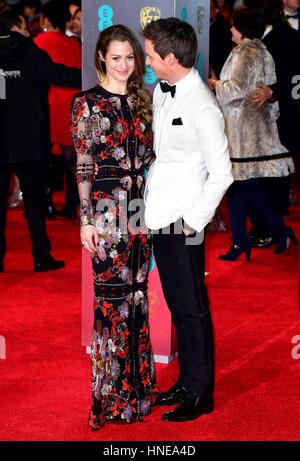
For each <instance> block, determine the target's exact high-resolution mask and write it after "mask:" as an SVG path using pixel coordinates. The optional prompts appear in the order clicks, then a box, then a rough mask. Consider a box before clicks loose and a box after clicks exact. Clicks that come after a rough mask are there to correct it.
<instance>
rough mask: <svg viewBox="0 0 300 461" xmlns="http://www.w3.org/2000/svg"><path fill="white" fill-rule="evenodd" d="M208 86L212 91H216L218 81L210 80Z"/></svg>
mask: <svg viewBox="0 0 300 461" xmlns="http://www.w3.org/2000/svg"><path fill="white" fill-rule="evenodd" d="M208 86H209V88H210V89H211V90H214V89H215V88H216V80H215V79H214V78H209V79H208Z"/></svg>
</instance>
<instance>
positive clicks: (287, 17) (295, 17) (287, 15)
mask: <svg viewBox="0 0 300 461" xmlns="http://www.w3.org/2000/svg"><path fill="white" fill-rule="evenodd" d="M285 17H286V19H291V18H294V19H297V18H298V17H299V15H298V13H296V14H286V15H285Z"/></svg>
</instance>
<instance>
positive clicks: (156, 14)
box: [140, 6, 161, 29]
mask: <svg viewBox="0 0 300 461" xmlns="http://www.w3.org/2000/svg"><path fill="white" fill-rule="evenodd" d="M160 16H161V12H160V9H159V8H156V7H155V6H145V7H144V8H142V9H141V12H140V21H141V27H142V29H144V28H145V27H146V25H147V24H149V23H150V22H151V21H157V20H158V19H159V18H160Z"/></svg>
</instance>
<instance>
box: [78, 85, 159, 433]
mask: <svg viewBox="0 0 300 461" xmlns="http://www.w3.org/2000/svg"><path fill="white" fill-rule="evenodd" d="M71 130H72V136H73V141H74V145H75V148H76V151H77V165H78V169H77V181H78V183H85V182H90V183H92V193H91V199H92V208H93V215H94V223H95V226H96V229H97V232H98V235H99V245H98V253H97V255H96V256H95V257H93V260H92V262H93V276H94V293H95V298H94V325H93V332H92V339H91V365H92V409H91V412H90V418H89V424H90V426H91V427H92V428H93V429H98V428H100V427H102V425H103V424H104V423H105V422H106V421H109V420H113V419H121V420H124V421H127V422H132V421H134V420H138V419H142V416H143V415H147V414H148V413H149V411H150V407H151V403H153V400H154V398H155V396H156V395H157V393H158V392H159V391H158V389H157V387H156V386H155V370H154V360H153V353H152V348H151V343H150V337H149V323H148V298H147V281H148V272H149V267H150V262H151V256H152V241H151V235H150V233H149V232H148V231H147V229H146V227H145V224H144V219H143V210H142V209H141V208H142V207H141V206H139V207H137V209H138V211H136V208H135V207H134V206H133V207H132V206H131V205H130V206H128V205H129V204H138V205H141V203H143V202H142V197H143V189H144V178H145V172H146V170H147V169H148V167H149V166H150V164H151V163H152V161H153V160H154V154H153V150H152V139H150V140H148V141H147V142H146V141H145V138H144V136H143V131H144V126H143V125H142V124H141V122H140V119H139V117H138V116H137V115H136V113H135V110H134V107H133V105H132V103H131V101H130V98H129V97H128V96H127V95H125V96H120V95H115V94H112V93H110V92H108V91H106V90H105V89H104V88H102V87H101V86H99V87H95V88H92V89H90V90H88V91H85V92H82V93H79V94H77V95H75V97H74V100H73V103H72V108H71ZM95 163H97V166H98V172H97V173H96V174H95V172H94V164H95ZM130 209H132V210H134V211H128V210H130ZM135 224H137V225H135Z"/></svg>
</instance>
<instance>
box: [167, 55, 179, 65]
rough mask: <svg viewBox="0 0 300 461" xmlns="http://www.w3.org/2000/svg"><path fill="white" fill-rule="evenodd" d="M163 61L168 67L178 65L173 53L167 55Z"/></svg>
mask: <svg viewBox="0 0 300 461" xmlns="http://www.w3.org/2000/svg"><path fill="white" fill-rule="evenodd" d="M165 61H166V62H167V63H168V64H169V66H173V65H174V64H177V63H178V59H177V58H176V56H175V55H174V53H168V54H167V55H166V56H165Z"/></svg>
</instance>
